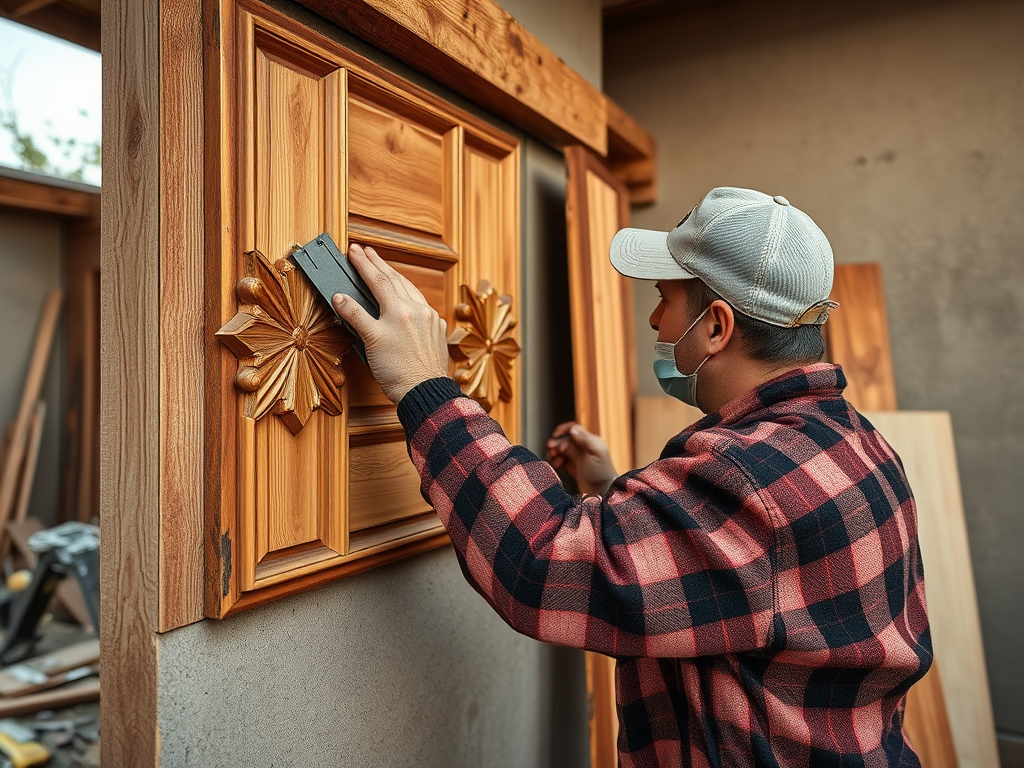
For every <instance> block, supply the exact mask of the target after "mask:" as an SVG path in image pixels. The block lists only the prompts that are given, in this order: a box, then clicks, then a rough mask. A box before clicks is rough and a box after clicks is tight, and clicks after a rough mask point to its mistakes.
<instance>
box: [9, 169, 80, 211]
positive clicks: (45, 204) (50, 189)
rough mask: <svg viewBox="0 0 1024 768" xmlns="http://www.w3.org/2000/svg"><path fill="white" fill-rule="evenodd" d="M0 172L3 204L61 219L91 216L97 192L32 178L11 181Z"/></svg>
mask: <svg viewBox="0 0 1024 768" xmlns="http://www.w3.org/2000/svg"><path fill="white" fill-rule="evenodd" d="M12 175H13V174H9V173H5V172H3V171H0V205H2V206H9V207H11V208H21V209H23V210H29V211H44V212H46V213H56V214H59V215H61V216H88V215H89V212H90V211H91V210H92V205H93V198H95V197H96V195H95V193H92V192H86V191H83V190H78V189H68V188H67V187H63V186H58V185H55V184H46V183H45V182H39V181H35V180H32V179H24V178H12Z"/></svg>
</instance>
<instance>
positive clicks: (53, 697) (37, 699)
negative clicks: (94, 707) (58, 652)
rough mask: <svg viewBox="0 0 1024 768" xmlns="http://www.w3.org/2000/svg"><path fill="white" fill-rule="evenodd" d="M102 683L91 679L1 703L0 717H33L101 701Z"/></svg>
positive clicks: (5, 700)
mask: <svg viewBox="0 0 1024 768" xmlns="http://www.w3.org/2000/svg"><path fill="white" fill-rule="evenodd" d="M99 698H100V681H99V680H98V679H94V678H89V679H87V680H79V681H78V682H76V683H71V684H69V685H65V686H63V687H61V688H57V689H55V690H52V691H43V692H42V693H31V694H29V695H27V696H19V697H18V698H16V699H4V700H2V701H0V717H18V716H19V715H31V714H33V713H35V712H41V711H42V710H44V709H59V708H61V707H70V706H72V705H73V704H82V703H83V702H86V701H99Z"/></svg>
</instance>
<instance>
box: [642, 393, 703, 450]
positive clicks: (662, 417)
mask: <svg viewBox="0 0 1024 768" xmlns="http://www.w3.org/2000/svg"><path fill="white" fill-rule="evenodd" d="M703 417H704V414H703V413H702V412H701V410H700V408H694V407H693V406H692V405H687V404H686V403H682V402H680V401H678V400H676V399H675V398H674V397H669V396H668V395H655V396H653V397H637V398H636V405H635V407H634V413H633V450H634V451H635V453H636V465H637V466H638V467H646V466H647V465H648V464H650V463H651V462H652V461H657V460H658V457H659V456H660V455H661V451H662V450H663V449H664V448H665V444H666V443H667V442H668V441H669V440H671V439H672V438H673V437H675V436H676V435H678V434H679V433H680V432H682V431H683V430H684V429H686V428H687V427H688V426H690V425H691V424H693V423H694V422H695V421H699V420H700V419H701V418H703Z"/></svg>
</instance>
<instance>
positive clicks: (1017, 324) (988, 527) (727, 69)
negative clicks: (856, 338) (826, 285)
mask: <svg viewBox="0 0 1024 768" xmlns="http://www.w3.org/2000/svg"><path fill="white" fill-rule="evenodd" d="M1022 38H1024V3H1020V2H924V1H923V0H922V1H918V0H914V1H912V2H910V1H907V0H899V1H898V2H891V1H889V2H880V1H879V0H868V2H853V1H852V0H838V1H837V2H833V3H819V2H811V1H810V0H799V1H793V0H784V1H783V2H782V3H781V4H780V3H771V4H766V3H760V2H753V1H747V0H741V1H740V2H722V3H717V4H715V5H714V6H711V7H706V8H704V9H701V10H698V11H691V12H688V13H684V14H681V15H676V16H672V17H667V18H660V19H657V20H652V21H648V22H643V23H641V24H638V25H634V26H631V27H627V28H623V29H619V30H615V31H611V32H610V33H609V34H608V35H606V38H605V71H604V81H605V88H606V90H607V91H608V93H609V94H611V95H612V96H613V97H614V98H615V99H616V100H618V101H619V102H620V103H621V104H622V105H623V106H624V107H625V108H626V109H627V110H628V111H629V112H630V113H631V114H633V115H634V116H635V117H636V118H637V119H639V121H640V122H641V123H642V124H643V125H644V126H645V127H647V128H648V129H649V130H650V131H652V132H653V133H654V135H655V136H656V138H657V140H658V145H659V150H660V156H659V169H658V170H659V181H660V186H661V191H660V195H659V199H658V203H657V204H656V205H654V206H653V207H650V208H647V209H643V210H639V211H636V212H635V213H634V223H635V224H636V225H638V226H644V227H651V228H661V229H667V228H670V227H672V226H674V225H675V224H676V222H677V221H678V220H679V219H680V217H681V216H682V215H683V214H684V213H685V212H686V211H687V210H689V208H690V207H691V206H692V205H693V204H694V203H695V202H697V200H699V199H700V197H701V196H702V195H703V194H704V193H705V192H706V191H707V190H708V189H710V188H712V187H715V186H720V185H735V186H749V187H753V188H756V189H760V190H763V191H765V192H768V193H770V194H783V195H786V196H787V197H789V199H790V200H792V201H793V203H794V205H797V206H799V207H801V208H803V209H804V210H805V211H807V212H808V213H810V214H811V216H812V217H813V218H814V219H815V220H816V221H817V222H818V223H819V224H820V225H821V227H822V229H823V230H824V231H825V233H826V234H827V235H828V237H829V239H830V240H831V242H832V244H833V247H834V250H835V254H836V260H837V261H839V262H856V261H879V262H881V263H882V265H883V274H884V279H885V288H886V300H887V308H888V312H889V324H890V332H891V337H892V353H893V359H894V365H895V373H896V384H897V391H898V399H899V404H900V407H901V408H903V409H937V410H948V411H950V412H952V416H953V425H954V429H955V433H956V439H957V456H958V460H959V466H960V473H961V479H962V482H963V495H964V502H965V507H966V514H967V524H968V529H969V536H970V543H971V552H972V555H973V560H974V571H975V576H976V581H977V588H978V600H979V604H980V610H981V619H982V630H983V632H984V637H985V650H986V657H987V663H988V669H989V678H990V684H991V688H992V695H993V703H994V708H995V716H996V722H997V726H998V728H999V729H1000V730H1001V731H1002V732H1003V733H1004V734H1005V735H1006V736H1009V735H1010V734H1017V735H1024V696H1022V695H1021V691H1022V690H1024V652H1022V649H1024V643H1022V638H1024V609H1022V603H1021V596H1020V593H1021V587H1022V586H1024V558H1022V557H1021V550H1022V547H1024V515H1022V514H1021V510H1022V504H1021V489H1020V486H1019V476H1020V470H1021V467H1022V466H1024V403H1022V388H1021V383H1020V373H1021V360H1022V359H1024V207H1022V204H1021V201H1022V200H1024V142H1022V136H1024V77H1022V74H1021V73H1022V72H1024V45H1021V39H1022ZM654 295H655V294H654V292H653V290H652V289H650V288H649V287H642V288H641V289H640V290H638V293H637V307H638V311H637V319H638V327H639V329H640V331H639V334H638V336H639V341H638V350H639V352H640V353H641V363H640V365H641V376H640V380H641V382H643V385H644V390H645V392H646V393H650V394H655V393H657V391H658V390H657V385H656V383H655V381H654V379H653V377H652V376H651V375H649V373H648V372H649V370H650V363H651V350H650V347H651V344H652V342H653V334H652V333H651V332H650V330H649V328H648V327H647V323H646V319H647V313H648V312H649V311H650V309H651V307H653V302H654ZM840 311H842V310H840ZM925 557H926V558H927V553H925ZM925 568H926V570H927V560H926V565H925ZM1006 744H1007V745H1008V744H1009V739H1007V741H1006ZM1005 754H1007V753H1005V752H1004V755H1005ZM1007 765H1008V764H1007Z"/></svg>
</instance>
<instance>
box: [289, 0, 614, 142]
mask: <svg viewBox="0 0 1024 768" xmlns="http://www.w3.org/2000/svg"><path fill="white" fill-rule="evenodd" d="M300 2H301V4H302V5H304V6H306V7H307V8H309V9H311V10H313V11H315V12H316V13H319V14H320V15H321V16H324V17H325V18H327V19H329V20H331V21H333V22H334V23H336V24H338V25H340V26H341V27H343V28H344V29H346V30H348V31H349V32H351V33H353V34H354V35H356V36H358V37H361V38H363V39H364V40H366V41H367V42H369V43H372V44H373V45H375V46H377V47H378V48H380V49H382V50H383V51H385V52H386V53H389V54H391V55H392V56H394V57H395V58H397V59H400V60H401V61H403V62H405V63H406V64H409V65H411V66H412V67H413V68H415V69H417V70H418V71H420V72H422V73H424V74H426V75H429V76H430V77H433V78H434V79H435V80H437V81H438V82H440V83H442V84H443V85H446V86H447V87H449V88H451V89H452V90H453V91H455V92H456V93H458V94H460V95H461V96H465V97H466V98H468V99H469V100H470V101H472V102H474V103H475V104H478V105H479V106H481V107H484V108H485V109H488V110H490V111H491V112H494V113H495V114H497V115H498V116H500V117H503V118H505V119H506V120H508V121H509V122H510V123H512V124H513V125H515V126H517V127H519V128H522V129H523V130H525V131H527V132H528V133H531V134H533V135H534V136H537V137H538V138H540V139H543V140H544V141H547V142H549V143H551V144H553V145H555V146H558V147H562V146H565V145H567V144H575V143H581V144H583V145H585V146H587V147H590V148H591V149H593V150H594V151H595V152H597V153H598V154H600V155H604V154H605V153H606V152H607V144H608V137H607V130H606V124H607V107H606V106H605V98H604V94H602V93H601V92H600V91H599V90H598V89H597V88H595V87H594V86H593V85H591V84H590V83H589V82H587V81H586V80H585V79H584V78H583V76H582V75H580V74H579V73H577V72H575V71H574V70H573V69H572V68H571V67H569V65H567V64H566V63H565V62H564V61H562V60H561V59H560V58H558V56H557V55H556V54H555V53H554V52H553V51H552V50H551V49H550V48H548V47H547V46H546V45H544V44H543V43H542V42H540V40H538V39H537V38H536V37H535V36H534V35H533V34H532V33H531V32H530V31H529V30H527V29H526V28H525V27H523V26H522V25H521V24H520V23H519V22H517V21H516V20H515V19H514V18H512V17H511V16H510V15H509V14H508V13H506V12H505V11H504V10H503V9H502V8H501V6H499V5H498V4H497V3H496V2H494V1H493V0H433V2H429V3H423V2H409V1H408V0H351V2H344V3H339V2H336V0H300Z"/></svg>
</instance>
